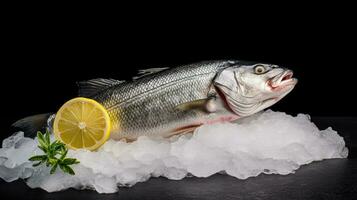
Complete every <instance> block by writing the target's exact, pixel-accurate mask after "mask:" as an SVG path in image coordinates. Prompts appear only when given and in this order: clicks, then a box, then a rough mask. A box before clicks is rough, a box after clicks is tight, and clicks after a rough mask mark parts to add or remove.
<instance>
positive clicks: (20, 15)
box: [0, 3, 357, 199]
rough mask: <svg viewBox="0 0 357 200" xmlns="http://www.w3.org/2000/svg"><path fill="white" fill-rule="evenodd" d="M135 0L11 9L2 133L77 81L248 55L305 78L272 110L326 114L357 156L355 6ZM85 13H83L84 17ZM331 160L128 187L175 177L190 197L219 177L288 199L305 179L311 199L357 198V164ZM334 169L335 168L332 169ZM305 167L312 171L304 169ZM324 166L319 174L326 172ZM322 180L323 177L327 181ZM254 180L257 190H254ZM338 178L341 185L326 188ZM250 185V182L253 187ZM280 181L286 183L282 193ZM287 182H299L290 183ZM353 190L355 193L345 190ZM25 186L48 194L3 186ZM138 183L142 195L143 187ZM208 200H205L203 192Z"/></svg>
mask: <svg viewBox="0 0 357 200" xmlns="http://www.w3.org/2000/svg"><path fill="white" fill-rule="evenodd" d="M136 6H137V7H135V9H133V10H127V9H126V7H124V6H119V7H113V8H112V9H113V10H110V11H109V9H108V10H106V9H104V10H102V11H105V12H100V11H99V10H101V8H99V7H98V8H97V9H87V8H86V5H81V6H80V7H74V6H73V5H71V6H69V5H68V6H67V8H66V9H62V10H59V11H57V10H55V9H54V7H47V8H46V9H41V8H40V7H38V9H32V8H31V9H30V8H27V7H26V5H17V6H16V7H15V9H13V10H11V12H9V13H6V14H4V13H3V14H2V15H3V17H2V24H1V34H2V36H1V49H2V52H1V59H0V62H1V68H0V73H1V77H0V85H1V98H0V99H1V108H0V109H1V115H0V119H1V130H0V131H1V134H0V136H1V139H3V138H5V137H7V136H9V135H10V134H11V133H12V132H11V130H10V128H9V127H10V125H11V124H12V123H13V122H15V121H16V120H18V119H20V118H23V117H26V116H29V115H34V114H39V113H47V112H55V111H56V110H57V109H58V108H59V107H60V106H61V105H62V104H63V103H64V102H66V101H67V100H69V99H71V98H73V97H76V95H77V86H76V81H80V80H87V79H92V78H98V77H103V78H114V79H130V78H131V77H133V76H134V75H135V74H136V71H137V70H138V69H144V68H150V67H171V66H176V65H181V64H187V63H192V62H199V61H203V60H215V59H242V60H251V61H259V62H265V63H274V64H278V65H281V66H284V67H287V68H290V69H292V70H293V71H294V72H295V75H294V76H295V77H297V78H298V79H299V83H298V85H297V86H296V88H295V89H294V90H293V91H292V92H291V93H290V94H289V95H288V96H287V97H285V98H284V99H283V100H281V101H280V102H278V103H277V104H276V105H274V106H273V107H272V109H273V110H278V111H284V112H287V113H290V114H293V115H295V114H297V113H308V114H310V115H312V116H313V119H314V117H315V119H316V120H317V119H320V121H319V120H317V121H316V122H320V123H321V122H323V124H324V126H322V128H326V127H327V126H329V125H330V124H332V125H335V126H336V127H337V130H338V131H341V132H340V134H341V135H343V136H344V137H345V138H344V139H345V140H346V143H347V146H348V148H349V149H350V158H354V157H353V156H352V157H351V155H356V153H355V152H356V147H355V144H356V143H355V141H356V140H355V129H354V128H353V127H355V126H352V125H353V124H355V118H339V117H341V116H350V117H356V116H357V112H356V105H355V104H356V98H355V97H354V96H355V94H356V73H355V71H356V70H355V69H356V61H355V58H356V50H355V49H356V39H355V36H356V31H355V30H354V26H355V24H356V23H355V20H353V19H355V16H353V15H354V14H353V13H354V11H353V10H351V9H353V8H354V7H353V6H352V7H350V8H351V9H349V8H348V6H346V7H343V8H341V6H338V5H335V4H333V5H329V6H328V7H327V5H326V3H324V4H317V5H311V4H309V5H303V6H299V5H296V4H295V5H288V6H286V5H285V7H284V8H282V6H283V5H281V4H279V5H278V6H277V7H275V9H272V8H271V7H272V6H271V7H269V8H268V7H264V5H263V6H261V7H260V8H259V6H258V4H257V5H253V6H236V5H224V6H218V5H217V6H216V5H215V6H214V7H213V8H211V9H206V8H204V7H203V6H202V5H200V6H198V7H194V8H192V6H193V5H188V6H184V8H182V7H179V5H177V4H176V5H171V6H170V8H165V9H164V8H163V9H160V7H158V8H159V10H160V11H162V12H157V11H155V10H152V9H151V8H148V7H143V6H141V9H139V8H138V7H139V6H138V5H136ZM20 7H22V8H21V9H20ZM6 9H8V8H6ZM23 10H26V11H27V12H23ZM69 10H71V11H69ZM83 11H84V12H85V13H83V14H82V13H80V12H83ZM124 11H126V12H124ZM73 13H76V14H73ZM319 116H320V117H319ZM322 119H323V120H322ZM337 122H338V123H337ZM325 125H326V126H325ZM335 126H334V127H335ZM353 138H354V139H353ZM330 162H332V164H333V162H336V163H337V165H336V166H337V168H335V167H334V166H335V165H334V164H333V165H329V164H328V163H327V164H326V162H321V163H318V164H316V165H317V166H319V167H317V168H316V169H315V168H314V166H313V165H308V166H307V167H306V168H302V169H301V170H300V171H298V172H297V176H286V177H280V176H267V178H268V179H271V181H268V182H264V180H263V181H262V180H261V179H265V178H264V177H265V176H260V177H258V179H248V182H246V181H240V180H236V179H234V180H232V182H230V181H229V180H228V181H227V179H230V178H231V177H226V176H224V177H223V178H222V177H220V178H218V179H220V180H221V181H222V182H220V181H219V180H216V178H214V177H213V179H212V178H208V179H194V180H193V183H195V181H197V180H198V181H204V182H207V184H208V185H206V186H204V185H202V184H201V183H199V184H197V185H196V187H190V188H191V189H192V191H191V190H190V189H187V188H185V187H186V184H190V183H191V184H192V182H190V181H189V180H188V179H184V181H181V182H180V181H179V182H171V181H170V182H168V183H164V184H163V182H165V180H166V179H165V180H156V179H153V180H151V182H153V181H154V182H155V181H157V182H158V183H157V184H151V186H153V187H157V188H160V189H158V190H157V191H158V192H157V193H155V192H153V191H155V190H152V189H150V188H149V189H148V191H144V192H137V193H136V192H132V191H133V190H134V191H135V188H136V187H134V189H132V188H131V189H129V190H128V191H127V192H128V193H130V195H133V196H137V197H147V194H151V197H153V196H155V197H156V195H157V196H160V195H162V194H163V193H161V191H162V188H163V187H162V186H163V185H167V186H168V187H172V188H173V189H172V190H173V191H176V188H177V186H176V185H175V183H178V184H181V187H182V186H183V187H184V189H183V192H184V193H185V192H186V191H191V192H188V193H187V194H188V195H187V196H192V195H191V194H195V195H198V196H200V194H204V193H205V191H206V192H207V191H210V189H212V188H218V189H220V187H217V185H220V184H219V183H221V184H223V185H225V184H226V185H230V186H229V189H226V190H227V191H233V192H234V191H238V190H237V188H235V186H237V187H238V188H242V187H243V188H245V189H247V188H248V189H249V188H253V191H251V193H249V191H248V193H247V191H246V190H244V189H242V190H239V191H242V194H240V195H244V194H245V195H248V196H249V195H250V194H252V195H253V196H254V194H258V196H257V197H258V198H260V197H264V196H265V194H263V193H264V192H263V193H256V192H257V191H259V190H260V189H261V188H265V189H266V190H267V194H269V192H271V191H273V193H272V194H274V195H276V196H277V197H280V198H284V196H286V195H288V196H289V195H290V197H291V196H294V197H295V198H296V199H299V195H297V196H296V192H297V191H298V192H299V191H300V192H301V193H304V192H302V191H305V190H302V189H301V187H300V186H303V185H305V186H306V188H310V189H311V190H309V192H310V196H309V197H321V195H327V196H325V197H328V196H331V193H332V197H341V198H343V197H344V195H345V193H346V194H347V196H348V195H351V194H352V195H353V193H354V192H355V188H354V187H353V185H355V179H353V177H355V176H352V174H356V173H355V170H354V169H355V162H354V160H353V159H352V160H351V159H349V160H346V161H343V160H337V161H330ZM341 162H342V165H341ZM343 162H346V163H347V165H348V166H346V165H344V164H343ZM351 162H352V164H351ZM326 166H327V168H328V166H332V168H331V169H330V171H329V169H326ZM310 169H311V170H310ZM346 169H347V170H346ZM304 170H305V172H306V170H307V171H308V172H309V173H307V174H304V173H305V172H304ZM309 170H310V171H309ZM318 172H321V173H320V175H319V173H318ZM299 173H300V175H301V176H299ZM334 173H335V174H336V173H337V177H339V176H340V175H339V174H338V173H345V174H344V176H343V178H341V177H340V179H339V178H337V179H336V176H334V175H333V174H334ZM330 174H332V175H331V177H329V175H330ZM313 175H316V176H313ZM215 177H217V176H215ZM277 177H278V178H277ZM296 177H297V178H299V177H300V178H301V180H300V182H299V183H301V184H295V181H296V180H295V178H296ZM310 177H312V178H310ZM321 177H325V179H324V180H321ZM326 177H327V178H326ZM349 177H350V178H349ZM351 177H352V178H351ZM221 178H222V179H221ZM276 178H277V179H278V180H276ZM309 178H310V179H309ZM281 179H286V181H287V182H284V180H281ZM249 180H250V181H252V182H253V183H254V184H253V185H255V186H256V187H251V186H249V183H250V181H249ZM331 180H338V181H340V182H341V183H336V184H335V183H333V184H332V183H331V185H328V184H329V183H330V182H331ZM187 182H189V183H187ZM237 182H241V184H243V185H239V184H240V183H237ZM217 183H218V184H217ZM231 183H232V184H231ZM289 183H292V184H289ZM146 184H147V183H143V185H142V187H143V188H147V185H146ZM172 184H173V185H172ZM235 184H238V185H235ZM246 184H248V187H245V185H246ZM275 184H282V185H279V186H278V188H277V189H276V188H274V187H275V186H274V185H275ZM138 185H139V184H138ZM149 185H150V184H149ZM269 185H272V186H273V188H272V187H269ZM289 185H293V186H296V188H295V187H292V188H290V190H289V188H288V189H286V188H285V187H286V186H289ZM326 185H327V186H326ZM231 186H233V188H232V187H231ZM305 186H304V187H305ZM348 186H350V189H346V187H348ZM19 187H20V188H21V189H20V190H21V191H22V192H23V191H26V192H27V194H28V197H29V198H30V197H32V198H36V199H37V197H40V196H41V195H42V197H43V198H46V197H47V195H48V194H47V193H44V192H43V191H42V190H32V189H30V188H28V187H27V186H24V184H23V183H22V182H14V183H11V184H9V183H4V184H3V185H2V187H1V188H2V191H6V192H7V194H8V195H9V196H13V194H16V191H17V190H18V188H19ZM138 187H139V191H142V190H140V187H141V186H138ZM181 187H179V188H181ZM351 187H352V189H351ZM164 189H165V187H164ZM181 189H182V188H181ZM196 189H197V190H196ZM14 190H15V191H14ZM224 190H225V189H224ZM165 191H170V190H167V189H166V190H165ZM197 191H198V192H197ZM329 191H331V192H329ZM351 191H352V192H351ZM93 193H94V192H88V191H87V192H85V193H83V192H81V191H72V190H70V191H69V192H63V193H55V194H50V196H51V195H53V196H56V195H57V197H61V195H63V196H65V198H68V197H72V196H73V194H77V196H78V198H80V197H81V195H89V196H92V195H95V194H93ZM179 193H180V192H179ZM10 194H11V195H10ZM164 194H166V193H164ZM173 194H174V196H172V195H173ZM208 194H209V197H211V198H214V199H216V198H215V197H217V196H215V195H217V194H219V195H220V194H221V193H220V192H218V193H217V192H214V193H213V194H211V193H208ZM227 194H231V193H227ZM304 194H306V193H304ZM167 195H169V197H177V195H180V194H175V192H169V193H167ZM259 195H260V196H259ZM314 195H315V196H314ZM5 196H6V195H5ZM26 197H27V196H26ZM92 197H95V196H92ZM194 197H195V196H194ZM202 197H203V198H205V196H204V195H203V196H202ZM232 197H234V198H236V197H237V196H229V195H228V196H226V197H225V198H226V199H229V198H232ZM268 197H269V195H268ZM349 197H350V198H351V196H349ZM148 198H150V197H148ZM158 198H159V197H158Z"/></svg>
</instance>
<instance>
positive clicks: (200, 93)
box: [93, 61, 228, 139]
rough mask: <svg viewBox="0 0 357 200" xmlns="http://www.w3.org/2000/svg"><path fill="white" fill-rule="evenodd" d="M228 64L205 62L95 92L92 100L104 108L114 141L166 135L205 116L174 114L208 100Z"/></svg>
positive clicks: (196, 112)
mask: <svg viewBox="0 0 357 200" xmlns="http://www.w3.org/2000/svg"><path fill="white" fill-rule="evenodd" d="M227 63H228V62H218V61H216V62H207V63H205V64H202V63H201V64H199V65H198V64H196V65H195V64H193V65H186V66H181V67H177V68H173V69H169V70H164V71H161V72H158V73H155V74H152V75H150V76H147V77H145V76H144V77H142V78H139V79H137V80H134V81H132V82H127V83H122V84H119V85H117V86H114V87H111V88H109V89H107V90H104V91H102V92H100V93H98V94H97V95H96V96H94V97H93V99H95V100H97V101H98V102H100V103H102V104H103V105H104V107H106V108H107V110H108V114H109V116H110V118H111V121H112V137H113V138H114V139H119V138H127V139H133V138H137V137H138V136H140V135H155V134H159V135H161V136H169V135H170V134H171V133H172V131H173V130H174V129H175V128H177V127H183V126H188V125H190V124H192V123H193V122H195V121H197V120H198V119H200V118H203V117H204V116H206V115H208V114H207V113H204V112H199V111H196V110H191V111H177V110H175V107H176V106H177V105H180V104H182V103H185V102H191V101H195V100H198V99H205V98H207V94H208V92H209V90H210V86H211V84H212V79H213V78H214V77H215V75H216V74H217V72H218V71H219V70H222V69H223V68H225V67H227Z"/></svg>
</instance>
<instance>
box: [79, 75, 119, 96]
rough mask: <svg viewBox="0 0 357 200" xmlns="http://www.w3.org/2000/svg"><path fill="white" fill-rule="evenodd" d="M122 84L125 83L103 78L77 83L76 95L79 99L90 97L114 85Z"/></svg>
mask: <svg viewBox="0 0 357 200" xmlns="http://www.w3.org/2000/svg"><path fill="white" fill-rule="evenodd" d="M123 82H125V81H119V80H115V79H104V78H96V79H92V80H88V81H79V82H77V85H78V88H79V91H78V95H79V96H81V97H91V96H94V95H95V94H97V93H98V92H100V91H103V90H105V89H108V88H110V87H112V86H114V85H118V84H121V83H123Z"/></svg>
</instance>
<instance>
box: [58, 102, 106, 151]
mask: <svg viewBox="0 0 357 200" xmlns="http://www.w3.org/2000/svg"><path fill="white" fill-rule="evenodd" d="M110 127H111V125H110V118H109V115H108V113H107V111H106V110H105V108H104V107H103V106H102V105H101V104H99V103H98V102H96V101H94V100H92V99H88V98H83V97H78V98H74V99H72V100H69V101H67V102H66V103H65V104H64V105H63V106H62V107H61V108H60V109H59V111H58V112H57V114H56V117H55V120H54V124H53V132H54V134H55V136H56V138H57V139H58V140H60V141H62V142H63V143H65V144H66V145H67V146H68V147H69V148H71V149H82V148H84V149H88V150H95V149H97V148H99V147H100V146H101V145H103V144H104V143H105V142H106V141H107V140H108V138H109V136H110Z"/></svg>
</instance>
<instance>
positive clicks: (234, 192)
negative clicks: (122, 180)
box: [0, 117, 357, 200]
mask: <svg viewBox="0 0 357 200" xmlns="http://www.w3.org/2000/svg"><path fill="white" fill-rule="evenodd" d="M312 120H313V121H314V122H315V123H316V124H317V125H318V126H319V128H322V129H325V128H327V127H328V126H332V128H333V129H334V130H337V131H338V132H339V134H340V135H341V136H343V137H344V139H345V141H346V144H347V147H348V149H349V158H348V159H332V160H324V161H320V162H314V163H311V164H309V165H305V166H303V167H301V168H300V169H298V170H297V171H296V173H295V174H290V175H286V176H282V175H259V176H258V177H254V178H249V179H247V180H239V179H236V178H233V177H230V176H226V175H214V176H211V177H209V178H185V179H183V180H180V181H172V180H168V179H166V178H152V179H150V180H149V181H147V182H143V183H138V184H136V185H135V186H133V187H131V188H120V189H119V192H118V193H115V194H106V195H102V194H97V193H96V192H95V191H90V190H86V191H77V190H73V189H70V190H67V191H63V192H56V193H47V192H45V191H43V190H41V189H31V188H29V187H28V186H27V185H26V184H25V183H24V182H23V181H16V182H12V183H5V182H4V181H1V182H0V183H1V185H0V193H1V195H2V196H3V197H4V196H7V197H8V198H7V199H9V198H19V199H22V198H25V197H26V199H42V198H43V199H67V198H71V199H126V198H129V199H284V200H285V199H353V198H354V195H355V193H356V192H357V159H355V155H356V153H355V150H356V147H355V145H356V136H355V135H356V134H357V133H356V130H357V119H356V118H327V117H313V118H312Z"/></svg>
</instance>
